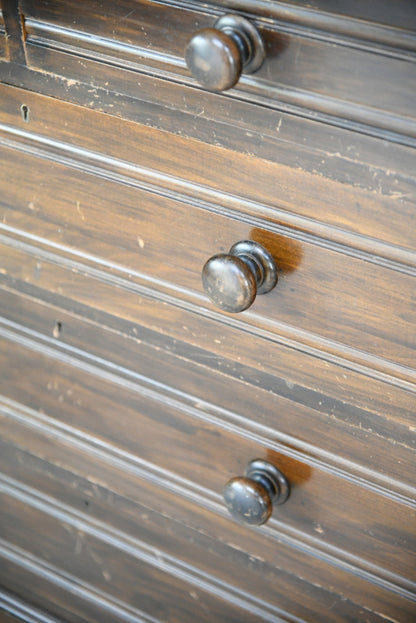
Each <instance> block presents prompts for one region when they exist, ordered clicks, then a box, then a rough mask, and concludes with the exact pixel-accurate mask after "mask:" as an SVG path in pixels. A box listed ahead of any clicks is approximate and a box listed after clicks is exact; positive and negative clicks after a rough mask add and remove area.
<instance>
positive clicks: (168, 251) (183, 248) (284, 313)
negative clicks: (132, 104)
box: [0, 150, 416, 367]
mask: <svg viewBox="0 0 416 623" xmlns="http://www.w3.org/2000/svg"><path fill="white" fill-rule="evenodd" d="M0 156H1V163H2V166H3V167H5V166H6V164H7V163H9V164H10V166H11V171H10V175H9V176H8V180H7V183H6V184H5V185H4V188H3V194H2V202H3V205H4V210H3V223H4V228H5V231H6V232H7V231H8V228H12V230H14V229H17V230H21V231H24V230H25V229H28V230H29V231H30V234H31V236H36V237H38V238H41V239H44V240H45V241H48V243H50V244H51V245H53V246H54V247H55V248H56V245H57V244H59V245H62V246H63V247H66V248H71V249H74V254H75V255H77V256H81V257H82V256H84V255H86V256H88V257H90V258H91V259H92V261H93V262H94V263H96V264H97V267H98V266H103V267H105V266H108V265H112V266H115V267H120V268H119V270H120V271H121V272H123V273H127V274H129V272H131V273H133V274H137V276H139V278H141V279H142V280H143V281H145V282H153V283H154V284H155V287H156V288H157V284H159V283H160V284H161V286H162V287H163V286H165V287H166V288H167V289H172V293H173V292H175V291H176V292H177V291H185V292H186V293H188V292H189V295H188V296H189V298H191V299H192V298H193V299H194V300H195V302H196V301H198V300H199V301H201V299H202V297H204V301H201V303H203V304H205V305H206V306H208V305H209V306H211V307H214V306H213V305H211V304H210V303H209V302H208V299H207V297H206V295H204V293H203V290H202V287H201V273H202V268H203V266H204V264H205V262H206V260H208V258H209V257H211V255H214V254H215V253H217V252H226V251H227V250H228V248H229V247H230V246H231V244H233V243H234V242H237V241H238V240H244V239H250V238H254V239H257V241H258V242H260V243H262V244H263V245H264V246H265V247H266V248H267V250H268V251H269V252H270V253H271V254H272V255H273V257H274V259H275V262H276V264H277V266H278V268H279V273H280V275H279V276H280V279H279V283H278V285H277V287H276V288H275V289H274V290H273V291H272V292H271V293H269V295H268V296H267V297H257V299H256V302H255V305H254V306H253V308H252V310H250V314H251V315H252V320H251V322H252V323H253V324H254V325H255V326H256V325H260V326H265V325H266V326H268V328H269V330H271V331H272V332H275V331H278V330H279V329H278V328H279V327H280V325H281V324H287V325H289V326H290V327H291V328H292V327H293V329H294V330H296V329H299V330H301V331H304V332H305V333H307V334H311V337H310V340H311V341H313V340H314V338H313V337H312V336H313V335H314V334H317V335H319V336H320V337H322V338H326V339H329V340H332V341H333V342H335V343H336V342H340V343H341V344H348V345H350V346H352V347H355V348H356V349H362V350H364V351H366V352H368V353H371V354H374V355H376V356H377V357H380V358H385V359H392V360H394V361H396V362H397V363H402V364H403V365H405V366H406V365H407V366H408V367H411V366H412V365H413V361H414V350H413V349H414V346H415V344H414V342H415V339H416V335H415V333H414V330H413V328H414V324H415V320H416V313H415V312H416V302H412V300H410V301H409V299H408V296H406V293H411V292H412V291H413V289H414V283H415V278H414V276H413V275H407V274H405V273H404V274H403V273H398V272H397V271H393V270H391V269H390V270H389V269H386V268H384V267H383V266H379V265H377V264H370V263H368V262H366V261H363V260H360V259H359V258H352V257H351V256H350V255H343V254H342V253H336V252H334V251H333V250H332V249H331V250H330V249H322V248H321V247H318V246H313V245H311V244H308V243H307V242H306V241H305V242H298V241H297V240H292V239H291V238H290V237H289V235H290V234H289V232H288V235H287V238H285V237H284V236H281V235H275V234H273V233H272V232H270V233H269V232H268V231H267V229H266V227H264V228H261V227H257V228H255V229H253V228H251V227H247V225H245V224H243V223H238V222H236V221H235V220H234V219H231V218H227V217H226V216H223V215H216V214H212V213H211V214H210V213H209V212H208V213H207V212H205V211H204V210H200V209H198V208H197V209H193V208H192V206H189V205H188V204H187V203H186V204H181V203H180V202H177V201H175V202H174V201H169V200H168V199H167V198H165V197H158V196H152V195H149V193H147V192H146V193H141V192H140V191H139V190H138V189H129V188H123V187H120V186H119V185H112V183H111V182H110V183H107V182H106V181H105V180H102V179H101V180H97V179H94V178H92V179H91V177H90V176H84V175H82V174H80V173H79V172H75V173H74V174H71V173H72V172H71V171H70V170H69V169H68V168H67V167H62V166H54V165H52V164H51V163H50V162H45V163H43V162H42V161H33V159H31V158H27V157H26V156H25V155H22V154H16V158H14V153H13V152H10V151H8V150H7V151H4V152H2V154H1V155H0ZM23 176H24V177H25V184H24V186H21V185H19V184H18V180H19V179H21V178H22V177H23ZM39 184H41V185H42V186H41V189H42V191H41V192H42V194H41V196H40V197H39V190H38V189H39ZM9 206H10V208H9ZM164 223H169V228H168V229H166V228H164V226H163V225H164ZM259 225H260V224H259ZM198 228H200V229H201V231H202V232H203V233H201V234H200V236H198V238H196V237H195V231H196V230H197V229H198ZM95 258H96V259H95ZM291 261H292V262H293V261H295V262H296V264H290V262H291ZM327 266H331V271H332V273H331V274H329V272H328V271H327V270H325V268H326V267H327ZM284 269H285V270H284ZM364 283H365V284H366V287H365V288H364V287H363V284H364ZM165 284H166V285H165ZM170 284H172V285H170ZM199 301H198V302H199ZM404 310H406V313H403V312H404ZM256 316H257V318H256ZM246 317H247V315H245V316H241V322H244V318H246ZM375 319H377V320H375ZM266 323H267V324H266ZM397 332H399V333H400V335H401V336H402V342H401V343H399V342H398V341H397ZM334 349H336V346H334Z"/></svg>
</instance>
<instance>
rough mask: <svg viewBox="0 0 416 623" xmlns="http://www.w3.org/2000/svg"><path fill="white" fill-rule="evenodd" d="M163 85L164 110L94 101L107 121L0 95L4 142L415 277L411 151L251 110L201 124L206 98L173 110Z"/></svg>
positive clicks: (183, 99) (230, 105)
mask: <svg viewBox="0 0 416 623" xmlns="http://www.w3.org/2000/svg"><path fill="white" fill-rule="evenodd" d="M36 80H37V81H40V80H41V76H37V75H36ZM36 84H37V83H36ZM168 86H169V88H167V87H166V85H165V87H164V88H165V90H166V97H167V100H168V101H167V102H165V103H164V104H163V105H162V104H160V103H158V102H157V101H152V102H150V103H149V102H146V101H143V100H137V99H136V100H134V101H133V100H132V102H131V107H132V110H130V104H129V102H128V101H127V100H124V99H123V98H122V97H121V96H120V97H119V96H118V91H117V96H116V95H115V93H114V92H113V91H111V92H109V95H108V103H109V105H110V104H111V106H113V107H115V106H117V102H119V101H120V100H123V103H122V105H121V108H120V109H114V110H113V108H106V97H105V95H103V93H101V91H100V92H99V98H100V100H99V101H100V109H104V110H106V111H107V113H111V114H102V113H99V112H97V111H95V110H88V108H86V106H87V105H88V101H89V100H90V99H91V94H88V93H87V95H88V98H87V99H88V101H85V100H84V99H83V98H82V97H81V98H80V103H82V104H83V106H82V107H81V106H75V105H72V104H70V103H68V102H62V101H58V100H56V99H54V98H50V97H44V96H41V95H39V94H37V93H31V92H28V91H22V90H21V89H16V88H13V87H8V86H6V85H0V93H1V96H2V99H3V100H4V109H3V110H2V123H3V124H4V125H2V126H1V128H0V132H1V134H0V136H1V142H2V143H3V144H6V145H11V146H13V147H14V148H15V149H18V150H19V151H25V152H29V153H32V154H37V155H44V157H45V158H46V159H47V160H48V161H51V160H52V161H53V160H56V161H58V162H65V163H68V164H70V165H71V166H72V167H74V168H77V169H81V170H88V171H92V172H96V173H97V175H99V176H100V177H102V178H105V179H122V180H123V181H125V183H126V184H128V185H130V186H132V187H133V188H150V189H156V190H157V192H159V193H162V194H166V195H168V196H174V197H177V196H179V197H183V198H184V199H185V200H186V201H188V202H190V203H194V204H197V205H207V206H210V205H212V204H214V205H217V204H219V205H221V207H222V208H223V209H224V211H226V212H227V213H231V214H238V215H239V218H240V219H241V218H245V219H246V221H247V222H251V223H253V225H255V223H256V222H258V220H259V219H264V220H265V221H267V222H268V223H269V224H270V226H271V227H274V228H277V229H279V228H282V227H290V228H292V229H294V230H295V231H296V232H298V233H299V235H302V232H305V233H307V234H313V235H314V236H317V237H318V238H319V239H322V240H323V241H324V242H325V241H329V242H334V243H337V244H341V245H346V246H347V247H348V248H349V249H351V250H352V252H353V251H355V250H356V251H358V252H364V253H365V254H366V256H367V254H370V257H371V256H372V255H373V254H375V255H377V256H380V257H382V258H383V259H389V260H392V261H398V262H399V263H403V264H405V265H406V266H410V267H412V268H414V266H415V253H414V249H415V244H416V237H415V228H413V227H408V226H407V223H409V222H412V220H413V218H414V201H415V197H416V192H415V177H414V166H413V161H414V150H413V149H412V148H411V147H406V146H403V145H401V144H396V143H388V142H386V141H384V140H377V139H370V138H369V137H364V138H362V139H361V138H358V137H359V135H358V134H356V133H353V132H351V131H346V130H343V131H341V130H339V131H338V130H336V129H333V128H331V129H330V130H328V126H327V125H325V124H323V123H318V122H316V123H313V124H312V122H308V124H307V125H305V123H304V122H303V121H302V119H298V118H297V117H294V116H293V115H286V116H284V120H283V122H282V119H283V117H282V114H281V113H278V115H277V116H276V115H275V114H274V113H273V114H271V113H270V114H269V113H268V112H267V110H265V109H263V108H261V107H260V108H259V107H258V106H254V105H251V104H249V103H248V102H243V103H241V102H238V101H232V102H226V103H225V104H224V103H223V104H221V105H220V103H219V102H218V101H213V102H212V105H211V108H210V109H209V110H208V112H207V117H206V118H205V117H204V116H203V115H202V116H201V110H202V109H201V106H202V103H203V108H204V109H205V108H208V104H209V103H210V99H209V97H210V96H209V95H206V94H205V95H204V96H203V100H202V95H201V94H200V93H199V92H198V93H197V94H196V95H195V96H194V98H193V99H191V98H190V95H189V93H188V92H186V91H184V90H183V87H181V89H182V90H181V91H179V93H178V95H177V97H175V98H174V101H175V102H177V104H175V107H174V108H172V105H171V103H170V102H171V100H172V93H171V88H172V87H171V86H170V85H168ZM148 88H149V90H150V91H151V92H152V93H157V97H159V96H160V93H164V92H165V91H164V88H163V84H162V85H160V84H150V85H149V87H148ZM80 90H81V87H78V86H76V87H74V94H73V93H72V91H71V89H69V90H68V89H65V91H64V92H63V93H62V94H61V96H62V97H64V98H65V99H68V98H70V97H75V96H76V94H79V92H80ZM215 97H218V96H215ZM168 102H169V105H168ZM22 105H23V106H26V107H27V109H28V111H29V114H28V121H24V119H23V118H22ZM224 107H225V108H226V110H224V111H223V109H224ZM221 111H223V113H221ZM270 115H271V116H270ZM119 117H123V118H122V119H121V118H119ZM63 119H64V122H63V123H62V120H63ZM279 124H281V128H280V130H279V132H276V127H277V126H278V125H279ZM311 124H312V125H311ZM346 146H349V147H350V149H347V147H346ZM352 150H353V151H352ZM9 157H10V155H9V156H8V158H9ZM16 158H17V159H18V158H19V155H17V156H16ZM386 171H388V173H386ZM393 214H394V215H395V217H394V218H392V215H393Z"/></svg>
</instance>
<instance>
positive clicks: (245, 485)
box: [223, 459, 290, 526]
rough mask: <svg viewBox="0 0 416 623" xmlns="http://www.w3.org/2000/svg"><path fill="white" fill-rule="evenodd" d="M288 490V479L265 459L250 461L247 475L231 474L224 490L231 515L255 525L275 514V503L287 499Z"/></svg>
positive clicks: (281, 502) (264, 521)
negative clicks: (234, 476) (235, 476)
mask: <svg viewBox="0 0 416 623" xmlns="http://www.w3.org/2000/svg"><path fill="white" fill-rule="evenodd" d="M289 493H290V488H289V483H288V481H287V480H286V478H285V476H284V475H283V474H282V472H281V471H280V470H278V469H277V467H275V466H274V465H272V464H271V463H268V462H267V461H263V460H262V459H256V460H254V461H251V462H250V463H249V464H248V465H247V469H246V475H245V476H244V477H243V476H242V477H237V478H232V479H231V480H230V481H229V482H228V483H227V484H226V485H225V487H224V491H223V495H224V501H225V504H226V506H227V508H228V510H229V512H230V513H231V515H232V516H233V517H234V518H235V519H238V520H239V521H242V522H243V523H246V524H249V525H254V526H261V525H262V524H264V523H266V521H267V520H268V519H269V517H270V515H271V514H272V510H273V504H283V503H284V502H286V500H287V498H288V497H289Z"/></svg>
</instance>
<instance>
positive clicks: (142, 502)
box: [0, 410, 413, 622]
mask: <svg viewBox="0 0 416 623" xmlns="http://www.w3.org/2000/svg"><path fill="white" fill-rule="evenodd" d="M22 415H23V413H22ZM26 418H29V419H26ZM13 419H14V418H12V419H9V421H8V423H7V424H6V426H5V430H6V431H7V433H6V436H5V438H4V439H3V440H2V443H1V453H0V465H1V467H2V471H3V472H4V476H3V477H2V479H1V483H0V489H1V491H2V508H3V509H4V513H3V515H2V530H3V533H4V535H5V536H6V537H7V539H8V546H7V548H4V549H3V550H2V552H1V554H2V558H3V560H4V559H5V563H3V564H2V567H1V568H2V571H3V572H4V573H7V575H6V576H4V584H5V586H7V587H8V588H9V589H10V588H14V587H16V585H17V587H18V590H19V592H22V591H23V594H25V595H26V596H29V597H30V600H31V601H34V602H35V603H36V600H37V599H38V598H39V597H38V596H37V595H33V594H31V591H30V588H29V587H30V586H34V584H33V582H26V583H25V582H24V578H25V575H24V567H25V565H27V564H28V562H29V561H30V563H31V566H32V568H33V567H35V566H36V565H37V566H39V567H41V568H42V567H43V569H45V571H49V570H53V571H54V573H53V575H52V574H51V573H49V578H50V577H52V582H53V581H55V582H56V581H59V583H60V585H61V587H62V585H64V586H65V585H66V586H68V585H69V586H70V585H71V582H72V583H73V584H74V583H75V582H74V579H75V577H76V578H77V580H76V583H75V585H76V586H78V587H80V588H81V589H82V588H83V589H84V591H83V593H84V594H83V595H82V596H83V597H84V599H85V598H87V599H88V600H91V598H92V597H93V596H94V595H96V596H97V597H98V598H101V599H102V603H103V606H104V607H107V608H108V607H109V603H110V604H111V603H112V600H113V599H115V598H117V601H116V603H117V604H118V606H119V607H120V608H121V611H122V608H123V606H124V607H125V606H126V604H127V603H134V604H136V605H138V606H139V607H140V608H142V609H143V610H146V609H147V608H149V609H150V612H151V613H152V614H154V612H155V611H156V610H157V611H158V612H159V610H158V608H161V609H162V610H161V612H162V613H163V614H162V615H161V618H162V619H164V618H168V616H170V617H173V620H176V618H175V616H174V612H175V609H176V608H178V604H179V603H181V604H182V605H181V606H179V608H180V609H181V610H182V609H183V612H182V617H183V620H188V618H189V620H192V617H194V618H195V613H196V612H198V611H199V608H200V607H201V602H202V603H204V602H205V603H207V602H208V604H210V602H212V605H211V608H212V610H211V609H210V613H211V614H212V611H214V612H215V608H217V607H218V602H215V601H214V602H213V599H212V597H213V595H215V596H216V597H217V598H218V597H220V602H219V603H220V604H221V606H220V607H221V608H223V609H224V610H222V613H224V612H227V615H228V616H229V617H232V616H233V615H232V613H233V608H239V610H240V612H239V616H240V617H241V619H240V620H244V621H246V620H247V621H251V620H253V616H255V617H256V618H257V619H259V620H263V619H265V620H268V621H276V622H277V621H279V620H281V618H283V620H286V618H287V619H288V620H290V617H293V616H297V617H299V618H300V620H302V621H312V620H315V618H316V617H317V615H318V613H320V612H321V611H322V620H324V621H327V620H328V621H332V620H334V619H335V620H339V621H342V620H343V617H345V614H346V613H347V614H348V616H351V618H352V620H354V619H356V620H360V619H359V617H360V616H361V615H362V614H363V612H364V613H366V614H367V612H368V617H370V618H369V620H371V621H374V622H375V621H378V620H379V618H378V615H377V614H376V613H375V612H373V609H374V607H375V606H376V604H377V607H380V605H381V603H383V608H384V610H383V612H385V614H386V615H388V613H390V612H391V613H392V615H393V614H395V615H396V616H397V615H398V614H400V616H401V619H400V620H403V621H411V618H412V609H413V605H412V602H411V600H410V601H409V600H408V599H407V598H406V596H405V594H406V592H405V591H398V592H396V593H395V594H394V593H393V594H389V593H387V592H386V591H385V589H384V588H383V586H382V585H381V584H380V583H378V582H374V579H375V577H374V576H372V575H371V574H367V575H366V576H363V577H356V576H355V575H354V574H352V575H350V574H349V573H348V571H347V570H346V569H345V568H344V567H343V565H342V564H339V562H336V560H335V559H333V558H332V557H331V556H325V555H322V554H321V555H320V556H317V557H315V556H313V555H310V554H311V551H308V552H306V551H304V550H302V549H300V550H299V549H298V548H296V547H293V543H290V542H289V543H288V542H287V539H286V538H285V537H284V535H280V536H279V538H278V539H276V538H275V537H274V535H273V533H272V532H271V531H269V530H268V529H267V528H261V529H257V530H249V529H247V528H246V527H245V526H240V525H239V524H236V523H233V522H231V521H230V520H229V519H228V518H227V517H226V516H224V515H223V512H222V509H221V507H220V506H219V505H218V504H216V502H215V501H214V500H209V499H206V500H205V505H202V506H201V505H200V504H199V503H195V501H197V497H195V495H192V496H191V497H189V494H191V492H190V491H186V490H185V491H184V488H183V485H184V484H185V483H182V487H180V486H179V487H178V483H177V482H176V483H175V481H172V480H169V476H168V474H167V473H166V472H162V473H160V472H159V474H158V473H157V472H155V471H154V470H153V471H152V468H151V466H150V465H147V466H144V469H141V468H140V466H139V465H136V468H134V467H133V465H131V466H130V468H127V464H123V462H120V461H118V462H116V461H115V460H114V457H113V458H112V459H111V458H110V457H107V458H108V459H109V460H106V459H105V452H98V453H97V452H95V453H94V455H92V454H90V453H86V452H85V450H83V449H82V447H81V446H80V445H79V444H78V443H77V442H76V440H75V439H73V440H72V442H71V436H70V435H69V436H68V435H63V436H62V435H61V436H60V439H58V437H54V443H53V444H51V443H48V441H47V438H46V437H45V435H44V434H43V433H44V432H45V430H44V431H43V433H41V431H40V430H38V431H36V429H32V428H31V426H29V428H28V427H27V426H26V424H28V423H29V422H30V420H31V419H32V418H31V416H30V411H28V410H26V411H25V415H24V418H23V420H22V421H24V420H25V419H26V423H24V424H23V426H22V425H20V426H19V423H18V421H17V420H15V421H13ZM67 432H68V431H67ZM81 445H82V444H81ZM30 447H31V450H28V448H30ZM8 472H11V474H12V475H13V477H14V478H13V479H11V480H10V479H9V478H8V476H7V474H8ZM84 474H89V476H88V477H87V478H85V476H84ZM16 478H20V481H18V480H16ZM185 489H186V488H185ZM181 491H182V494H181ZM178 493H179V495H178ZM69 504H70V505H69ZM11 517H15V518H16V519H15V521H11ZM29 522H30V524H29ZM28 525H31V526H32V529H33V526H37V527H38V535H39V536H38V538H37V539H36V540H33V539H30V536H29V535H30V532H31V531H30V530H28ZM51 534H53V535H54V538H53V539H51V538H50V535H51ZM58 537H59V538H58ZM312 550H313V548H312ZM12 563H14V565H13V564H12ZM334 563H335V564H334ZM22 567H23V569H22ZM22 571H23V573H22ZM22 576H23V580H22ZM114 576H115V578H114V581H113V577H114ZM47 578H48V574H47V573H40V574H39V577H38V578H37V580H36V584H35V586H36V590H37V593H38V595H39V596H40V597H41V598H43V599H45V589H44V588H43V586H42V581H43V582H45V580H46V579H47ZM137 578H140V586H145V587H148V583H149V582H151V583H152V582H154V581H155V579H156V580H157V582H158V585H159V586H163V587H164V588H165V587H166V590H164V591H163V593H162V598H160V603H159V604H158V606H157V607H156V605H155V604H154V603H153V601H152V596H153V591H152V590H150V591H148V593H141V592H140V591H141V590H142V589H141V588H140V589H137ZM2 579H3V578H2ZM62 580H63V581H62ZM22 581H23V584H22ZM120 582H122V583H123V584H122V585H120V584H119V583H120ZM172 584H173V586H174V587H175V589H174V590H176V591H178V594H179V595H181V597H182V600H181V601H178V600H177V599H172V596H171V593H170V589H169V586H172ZM324 587H326V588H324ZM363 587H365V588H364V590H363ZM42 589H43V590H42ZM137 590H138V591H139V592H137ZM73 591H74V589H73ZM338 591H342V593H341V594H342V600H339V599H338V598H337V597H336V594H337V592H338ZM48 592H50V589H49V591H46V599H48V597H49V595H48ZM80 592H81V591H80V590H79V589H78V593H77V592H75V596H76V597H77V598H79V596H80ZM299 593H302V594H303V595H304V598H303V599H302V600H299V599H297V596H298V595H299ZM55 594H56V593H55ZM81 594H82V593H81ZM140 595H141V597H140ZM195 595H196V597H195ZM189 597H191V599H189ZM49 599H50V597H49ZM62 599H63V596H62V597H61V598H60V601H61V602H62ZM63 600H64V603H65V599H63ZM193 600H195V601H196V603H194V601H193ZM53 601H54V602H55V603H53V605H52V608H56V607H57V604H56V600H53ZM95 601H97V599H96V600H95ZM66 603H67V602H66ZM331 604H332V608H330V605H331ZM75 607H76V606H75V605H71V607H70V608H69V612H72V608H75ZM166 609H168V610H169V615H167V614H166ZM86 612H88V609H87V610H86ZM289 613H290V614H289ZM84 616H86V615H84ZM319 616H321V615H319ZM66 620H67V619H66ZM70 620H72V619H70ZM87 620H89V619H87ZM193 620H194V619H193ZM227 620H228V619H227ZM230 620H234V619H232V618H231V619H230Z"/></svg>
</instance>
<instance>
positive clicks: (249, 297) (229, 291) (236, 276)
mask: <svg viewBox="0 0 416 623" xmlns="http://www.w3.org/2000/svg"><path fill="white" fill-rule="evenodd" d="M276 283H277V268H276V264H275V261H274V259H273V257H272V256H271V254H270V253H269V252H268V251H267V249H265V248H264V247H263V246H262V245H260V244H259V243H258V242H254V241H252V240H242V241H240V242H237V243H236V244H234V245H233V246H232V247H231V249H230V251H229V252H228V253H220V254H217V255H214V256H213V257H211V258H210V259H209V260H208V261H207V262H206V264H205V266H204V268H203V270H202V284H203V287H204V290H205V292H206V293H207V295H208V296H209V298H210V299H211V301H212V302H213V303H215V304H216V305H217V306H218V307H219V308H220V309H222V310H224V311H227V312H233V313H237V312H241V311H244V310H245V309H247V308H248V307H250V305H251V304H252V303H253V302H254V300H255V298H256V295H257V294H266V293H267V292H270V290H271V289H272V288H274V286H275V285H276Z"/></svg>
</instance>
